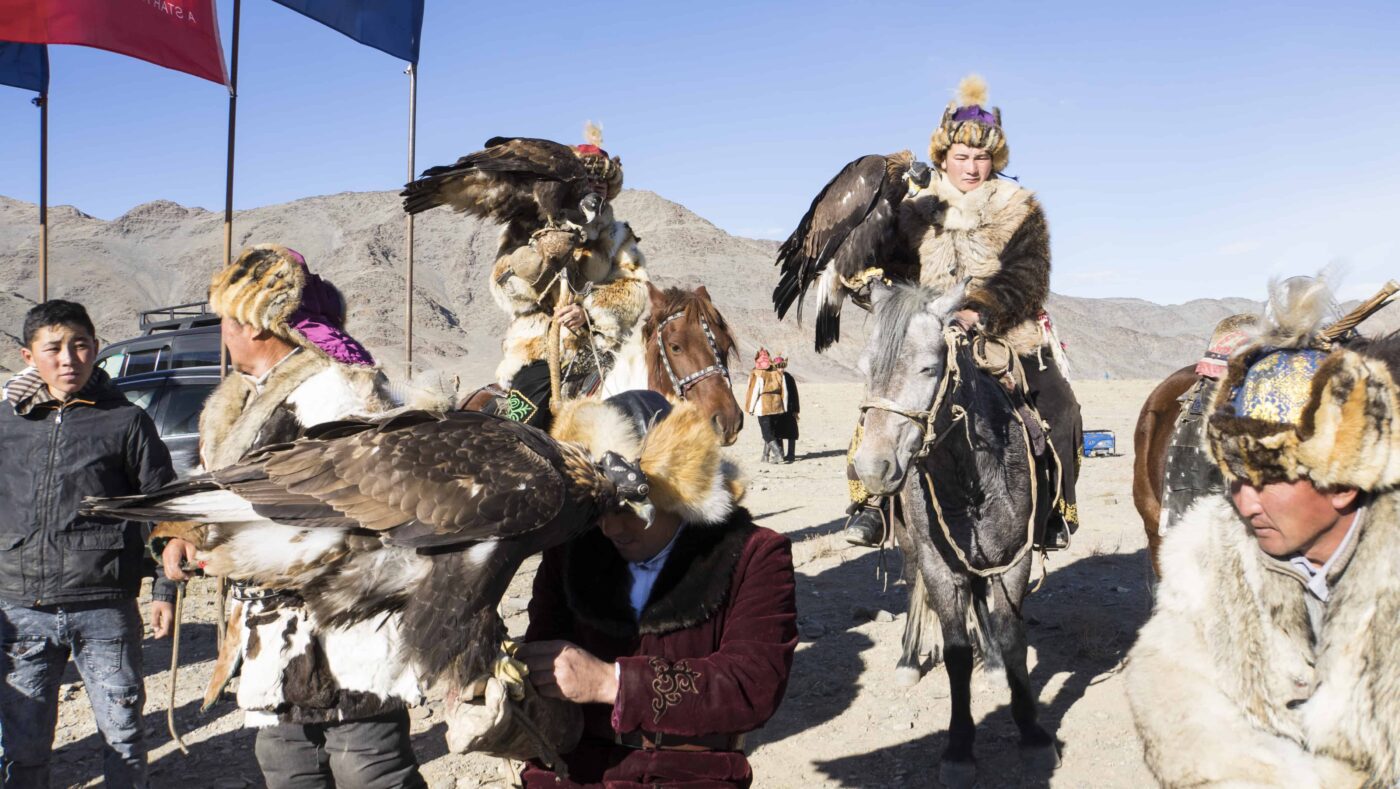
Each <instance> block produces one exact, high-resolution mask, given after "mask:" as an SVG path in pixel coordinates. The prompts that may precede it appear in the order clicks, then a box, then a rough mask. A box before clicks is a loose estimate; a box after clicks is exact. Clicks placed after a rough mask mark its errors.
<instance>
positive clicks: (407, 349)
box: [403, 63, 418, 381]
mask: <svg viewBox="0 0 1400 789" xmlns="http://www.w3.org/2000/svg"><path fill="white" fill-rule="evenodd" d="M405 73H407V74H408V180H409V181H412V180H413V178H414V176H415V175H416V173H415V172H414V170H415V167H414V164H413V144H414V141H415V139H416V138H417V136H418V64H417V63H409V64H408V70H407V72H405ZM404 221H405V234H404V236H405V237H404V243H405V245H406V246H407V254H406V255H405V258H406V262H405V264H404V265H405V268H406V271H405V273H404V282H405V288H406V291H407V292H406V294H405V295H404V340H403V342H404V363H403V364H404V380H405V381H407V380H409V379H411V378H412V377H413V214H408V215H407V219H405V220H404Z"/></svg>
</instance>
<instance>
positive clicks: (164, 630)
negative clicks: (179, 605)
mask: <svg viewBox="0 0 1400 789" xmlns="http://www.w3.org/2000/svg"><path fill="white" fill-rule="evenodd" d="M174 627H175V604H174V603H167V602H166V601H164V600H152V601H151V637H152V638H165V637H166V636H168V635H170V631H171V629H173V628H174Z"/></svg>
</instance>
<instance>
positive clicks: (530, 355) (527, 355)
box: [491, 206, 649, 388]
mask: <svg viewBox="0 0 1400 789" xmlns="http://www.w3.org/2000/svg"><path fill="white" fill-rule="evenodd" d="M604 210H605V212H606V216H604V217H600V218H599V219H598V220H597V221H598V222H601V223H603V227H604V228H606V230H605V232H604V233H602V234H601V235H600V236H599V237H598V238H597V239H595V240H593V241H592V242H590V243H589V244H588V245H587V249H588V251H587V254H586V256H585V257H584V258H583V260H582V261H581V262H580V263H579V264H578V270H579V273H580V274H581V275H582V277H583V279H584V280H585V282H586V283H588V284H586V285H585V286H584V287H585V288H588V292H587V293H586V294H585V295H584V296H583V298H582V299H581V301H580V303H581V304H582V306H583V309H584V311H585V312H587V313H588V324H587V325H586V326H585V328H586V329H591V331H592V341H593V345H594V347H596V348H597V350H598V353H599V355H600V356H602V358H603V359H604V362H605V364H608V363H611V359H612V356H613V355H614V354H616V353H617V352H618V350H619V349H621V348H622V346H623V344H624V343H625V342H627V340H628V338H629V337H630V336H631V335H632V333H633V332H635V331H637V330H638V329H639V328H640V325H641V322H642V320H643V319H644V317H645V315H646V310H647V305H648V303H649V302H648V297H647V270H646V260H645V258H643V257H642V251H641V250H640V249H638V247H637V241H638V239H637V236H636V234H635V233H633V232H632V227H631V226H630V225H628V224H627V223H626V222H612V221H609V220H611V218H612V208H611V206H609V207H607V208H605V209H604ZM511 231H512V229H511V228H509V227H508V228H507V229H506V231H505V232H504V233H503V235H502V241H501V248H500V251H499V252H498V254H497V256H496V264H495V266H494V267H493V268H492V269H491V296H492V297H493V298H494V299H495V300H496V303H497V304H498V305H500V307H501V309H503V310H505V311H506V314H507V315H509V316H510V327H509V328H508V329H507V330H506V336H505V339H504V340H503V341H502V343H501V345H502V352H503V354H504V358H502V359H501V363H500V365H499V366H498V367H497V368H496V383H497V384H499V385H500V386H502V387H505V388H509V386H510V380H511V378H512V377H514V375H515V373H516V372H517V371H519V370H520V368H522V367H524V366H525V365H527V364H529V363H530V362H534V361H539V360H541V359H545V358H547V356H548V337H549V320H550V315H551V314H552V312H553V304H554V303H555V299H556V296H557V294H556V292H555V291H557V290H558V284H557V282H555V281H554V280H553V279H551V278H550V277H548V276H542V275H541V272H542V271H543V265H544V264H543V260H542V256H541V255H540V253H539V252H537V251H536V250H535V248H534V247H532V246H530V245H529V243H528V242H527V241H526V240H522V239H519V238H518V237H517V234H516V233H513V232H511ZM536 278H538V281H537V280H536ZM537 288H538V290H537ZM583 331H584V330H583V329H580V330H579V333H578V334H574V333H572V332H570V331H568V330H562V331H561V336H563V337H564V341H563V343H562V344H563V354H562V355H561V357H560V359H561V362H562V364H563V366H564V367H565V368H566V369H567V368H568V367H569V365H570V364H572V363H573V362H574V360H575V359H576V358H579V359H580V363H579V367H580V369H583V370H585V371H591V370H592V369H593V367H594V365H593V363H592V358H591V357H592V352H591V350H585V349H588V345H589V343H588V337H587V336H586V335H584V334H583ZM580 351H583V352H584V355H583V356H582V357H581V358H580ZM577 377H580V376H577V375H575V376H571V378H577ZM602 377H604V378H605V377H606V371H604V372H603V375H602Z"/></svg>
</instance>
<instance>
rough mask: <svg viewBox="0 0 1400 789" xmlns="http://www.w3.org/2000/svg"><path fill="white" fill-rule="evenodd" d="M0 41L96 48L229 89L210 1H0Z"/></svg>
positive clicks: (216, 22)
mask: <svg viewBox="0 0 1400 789" xmlns="http://www.w3.org/2000/svg"><path fill="white" fill-rule="evenodd" d="M0 40H3V41H18V42H21V43H25V44H81V45H83V46H88V47H97V48H98V49H105V50H108V51H110V52H117V53H120V54H123V55H130V56H131V57H134V58H140V59H141V60H146V61H149V62H151V63H155V64H156V65H158V66H165V67H166V68H171V69H175V70H176V71H183V72H185V73H186V74H193V75H195V76H196V77H203V78H204V79H207V80H212V81H214V82H217V83H219V84H221V85H227V84H228V72H227V70H226V69H225V68H224V47H223V44H222V42H220V41H219V18H218V15H217V14H216V13H215V12H214V0H0Z"/></svg>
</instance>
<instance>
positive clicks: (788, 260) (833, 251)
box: [773, 151, 932, 351]
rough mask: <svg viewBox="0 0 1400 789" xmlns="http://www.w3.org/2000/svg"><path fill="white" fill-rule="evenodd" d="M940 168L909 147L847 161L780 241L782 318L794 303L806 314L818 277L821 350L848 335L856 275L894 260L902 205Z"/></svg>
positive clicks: (777, 298)
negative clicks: (844, 317)
mask: <svg viewBox="0 0 1400 789" xmlns="http://www.w3.org/2000/svg"><path fill="white" fill-rule="evenodd" d="M931 176H932V171H930V170H929V167H928V165H926V164H924V163H923V162H919V161H915V159H914V155H913V154H912V153H910V152H909V151H900V152H899V153H894V154H890V155H889V156H878V155H872V156H862V157H860V158H859V159H856V160H855V161H853V162H851V163H850V164H847V165H846V166H845V167H843V168H841V172H839V173H837V174H836V177H835V178H833V179H831V182H830V183H828V184H827V185H826V186H825V187H824V188H823V189H822V190H821V192H820V193H819V194H818V195H817V197H816V199H815V200H813V201H812V206H811V208H809V209H807V213H806V214H805V215H804V216H803V217H802V221H801V222H799V223H798V225H797V229H796V230H794V231H793V233H792V235H791V236H789V237H788V240H787V241H785V242H783V245H782V246H781V247H779V248H778V260H777V265H779V266H780V267H781V268H782V274H781V275H780V276H779V279H778V285H777V287H775V288H774V289H773V308H774V309H775V310H776V311H777V313H778V318H779V319H782V318H783V317H784V316H786V315H787V312H788V310H789V309H791V307H792V305H793V303H794V302H796V304H797V317H798V319H799V320H801V318H802V298H803V296H805V295H806V293H807V289H808V288H809V287H811V285H812V283H813V282H818V283H819V284H818V292H819V295H818V297H817V298H818V299H819V305H818V308H817V340H816V349H817V351H823V350H825V349H826V348H827V347H828V346H830V345H831V344H832V343H833V342H836V341H837V340H838V339H840V338H841V305H842V303H843V302H844V301H845V298H846V293H847V291H848V290H849V289H850V288H851V287H852V285H851V284H850V283H851V281H852V279H853V278H854V277H856V276H857V275H859V274H860V273H861V272H863V271H865V270H866V269H869V268H872V267H878V266H882V265H887V263H888V262H890V261H891V260H892V259H897V258H899V257H900V255H901V254H903V251H902V250H901V249H900V242H899V229H898V222H897V219H898V215H899V204H900V202H902V201H903V200H904V198H905V197H906V196H909V195H912V194H915V193H917V192H918V191H919V190H920V189H926V188H928V185H929V182H930V179H931Z"/></svg>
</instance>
